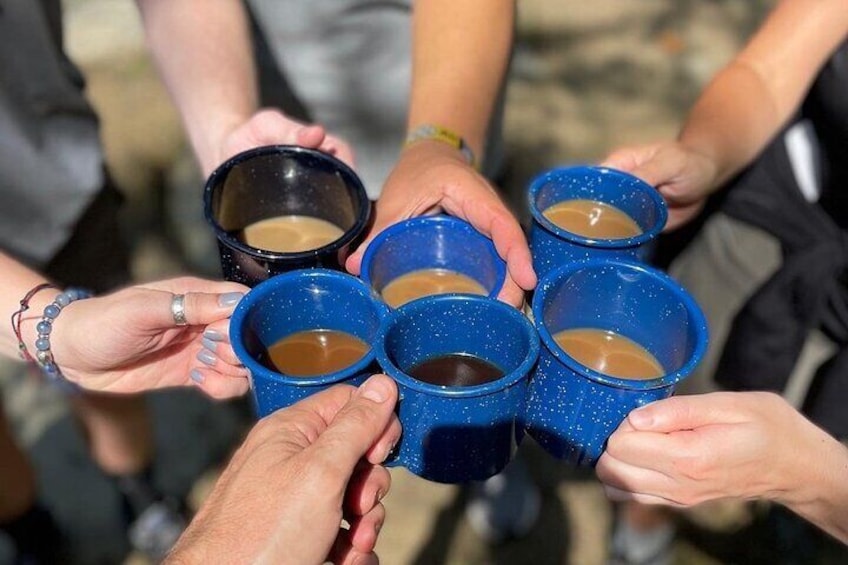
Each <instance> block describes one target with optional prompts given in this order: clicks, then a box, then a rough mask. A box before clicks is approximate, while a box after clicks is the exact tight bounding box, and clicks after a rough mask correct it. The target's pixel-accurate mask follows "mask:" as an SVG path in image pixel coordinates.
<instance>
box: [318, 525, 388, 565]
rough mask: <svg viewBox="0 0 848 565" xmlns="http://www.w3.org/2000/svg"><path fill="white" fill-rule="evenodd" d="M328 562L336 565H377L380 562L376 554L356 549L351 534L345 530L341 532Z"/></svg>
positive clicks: (328, 557) (331, 550) (328, 556)
mask: <svg viewBox="0 0 848 565" xmlns="http://www.w3.org/2000/svg"><path fill="white" fill-rule="evenodd" d="M327 561H330V562H331V563H334V564H336V565H376V564H379V562H380V560H379V559H377V555H376V554H374V553H370V552H368V553H363V552H361V551H358V550H357V549H355V548H354V547H353V545H351V543H350V533H349V532H348V531H347V530H344V529H340V530H339V535H338V536H337V537H336V540H335V542H334V543H333V547H331V548H330V553H329V555H327Z"/></svg>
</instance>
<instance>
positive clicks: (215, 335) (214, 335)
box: [203, 329, 227, 341]
mask: <svg viewBox="0 0 848 565" xmlns="http://www.w3.org/2000/svg"><path fill="white" fill-rule="evenodd" d="M203 337H205V338H206V339H208V340H211V341H224V340H226V339H227V337H226V336H225V335H224V334H223V332H219V331H218V330H213V329H208V330H206V331H205V332H203Z"/></svg>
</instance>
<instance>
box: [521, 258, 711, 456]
mask: <svg viewBox="0 0 848 565" xmlns="http://www.w3.org/2000/svg"><path fill="white" fill-rule="evenodd" d="M533 317H534V320H535V324H536V327H537V329H538V331H539V336H540V338H541V341H542V348H541V353H540V355H539V364H538V366H537V368H536V372H535V374H534V375H533V377H532V378H531V381H530V388H529V395H528V400H527V414H526V417H525V418H526V422H525V425H526V428H527V432H528V433H529V434H530V435H531V436H532V437H533V438H534V439H535V440H536V441H537V442H538V443H539V444H540V445H541V446H542V447H543V448H544V449H545V450H546V451H547V452H548V453H549V454H551V455H553V456H554V457H557V458H559V459H564V460H566V461H568V462H570V463H572V464H574V465H594V463H595V462H596V461H597V459H598V458H599V457H600V456H601V453H602V452H603V450H604V447H605V444H606V441H607V439H608V438H609V436H610V434H612V432H613V431H615V429H616V428H617V427H618V425H619V424H620V423H621V422H622V420H623V419H624V418H625V417H626V416H627V414H628V413H629V412H630V411H631V410H633V409H634V408H637V407H639V406H642V405H644V404H647V403H649V402H651V401H654V400H659V399H661V398H666V397H668V396H670V395H671V394H672V392H673V390H674V385H675V384H676V383H678V382H680V381H681V380H682V379H684V378H685V377H687V376H688V375H689V374H690V373H691V372H692V371H693V369H694V368H695V367H696V366H697V364H698V363H699V362H700V360H701V358H702V357H703V355H704V352H705V350H706V347H707V324H706V320H705V318H704V315H703V313H702V312H701V310H700V308H699V307H698V305H697V304H696V303H695V301H694V300H693V298H692V297H691V296H690V295H689V293H687V292H686V290H684V289H683V288H682V287H681V286H680V285H679V284H678V283H676V282H675V281H674V280H672V279H671V278H670V277H669V276H668V275H666V274H665V273H663V272H661V271H658V270H656V269H654V268H652V267H649V266H647V265H644V264H643V263H640V262H637V261H631V260H624V259H591V260H587V261H583V262H573V263H569V264H566V265H563V266H562V267H559V268H557V269H555V270H553V271H551V272H549V273H548V274H547V275H546V276H545V277H544V278H543V279H542V280H541V281H540V283H539V285H538V287H537V288H536V293H535V295H534V296H533ZM582 328H593V329H599V330H606V331H612V332H615V333H617V334H619V335H622V336H624V337H626V338H629V339H630V340H632V341H634V342H636V343H637V344H639V345H641V346H642V347H644V348H645V349H646V350H647V351H648V352H649V353H651V354H652V355H653V356H654V357H655V358H656V360H657V361H659V363H660V365H662V368H663V370H664V373H663V374H662V376H660V377H657V378H653V379H650V380H633V379H625V378H617V377H612V376H608V375H606V374H603V373H600V372H598V371H595V370H593V369H590V368H589V367H586V366H585V365H582V364H581V363H579V362H578V361H577V360H575V359H574V358H573V357H571V356H570V355H568V354H567V353H566V352H565V351H564V350H563V349H561V348H560V347H559V346H558V345H557V344H556V342H555V341H554V335H556V334H557V333H558V332H560V331H562V330H569V329H582Z"/></svg>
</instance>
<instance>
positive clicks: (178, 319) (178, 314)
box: [171, 294, 188, 326]
mask: <svg viewBox="0 0 848 565" xmlns="http://www.w3.org/2000/svg"><path fill="white" fill-rule="evenodd" d="M171 315H172V316H173V317H174V324H176V325H178V326H187V325H188V321H187V320H186V315H185V294H175V295H174V298H172V299H171Z"/></svg>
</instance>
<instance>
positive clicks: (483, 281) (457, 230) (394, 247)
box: [361, 215, 506, 297]
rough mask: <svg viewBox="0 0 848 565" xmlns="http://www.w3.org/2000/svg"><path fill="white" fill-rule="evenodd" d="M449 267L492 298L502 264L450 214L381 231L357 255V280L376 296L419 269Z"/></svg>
mask: <svg viewBox="0 0 848 565" xmlns="http://www.w3.org/2000/svg"><path fill="white" fill-rule="evenodd" d="M436 268H439V269H450V270H452V271H456V272H459V273H462V274H463V275H466V276H468V277H471V278H472V279H474V280H476V281H477V282H479V283H480V285H481V286H482V287H483V288H485V289H486V290H487V291H488V293H489V294H488V295H489V296H490V297H495V296H497V295H498V293H499V292H500V290H501V287H502V286H503V283H504V279H505V277H506V263H505V262H504V261H503V259H501V258H500V256H499V255H498V252H497V251H496V250H495V246H494V245H493V244H492V240H490V239H489V238H488V237H486V236H484V235H483V234H481V233H480V232H478V231H477V230H476V229H474V226H472V225H471V224H469V223H468V222H466V221H464V220H460V219H459V218H455V217H453V216H447V215H438V216H421V217H418V218H412V219H409V220H404V221H401V222H398V223H396V224H394V225H393V226H391V227H389V228H387V229H385V230H383V231H382V232H381V233H380V234H379V235H378V236H377V237H376V238H374V240H373V241H371V243H370V244H369V245H368V248H367V249H366V250H365V255H363V257H362V275H361V276H362V280H364V281H365V282H366V283H368V284H369V285H370V286H371V287H372V288H374V289H375V290H376V291H377V292H380V291H381V290H382V289H383V288H384V287H385V286H386V285H387V284H389V283H390V282H391V281H393V280H394V279H396V278H398V277H400V276H402V275H405V274H406V273H410V272H412V271H417V270H420V269H436Z"/></svg>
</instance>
